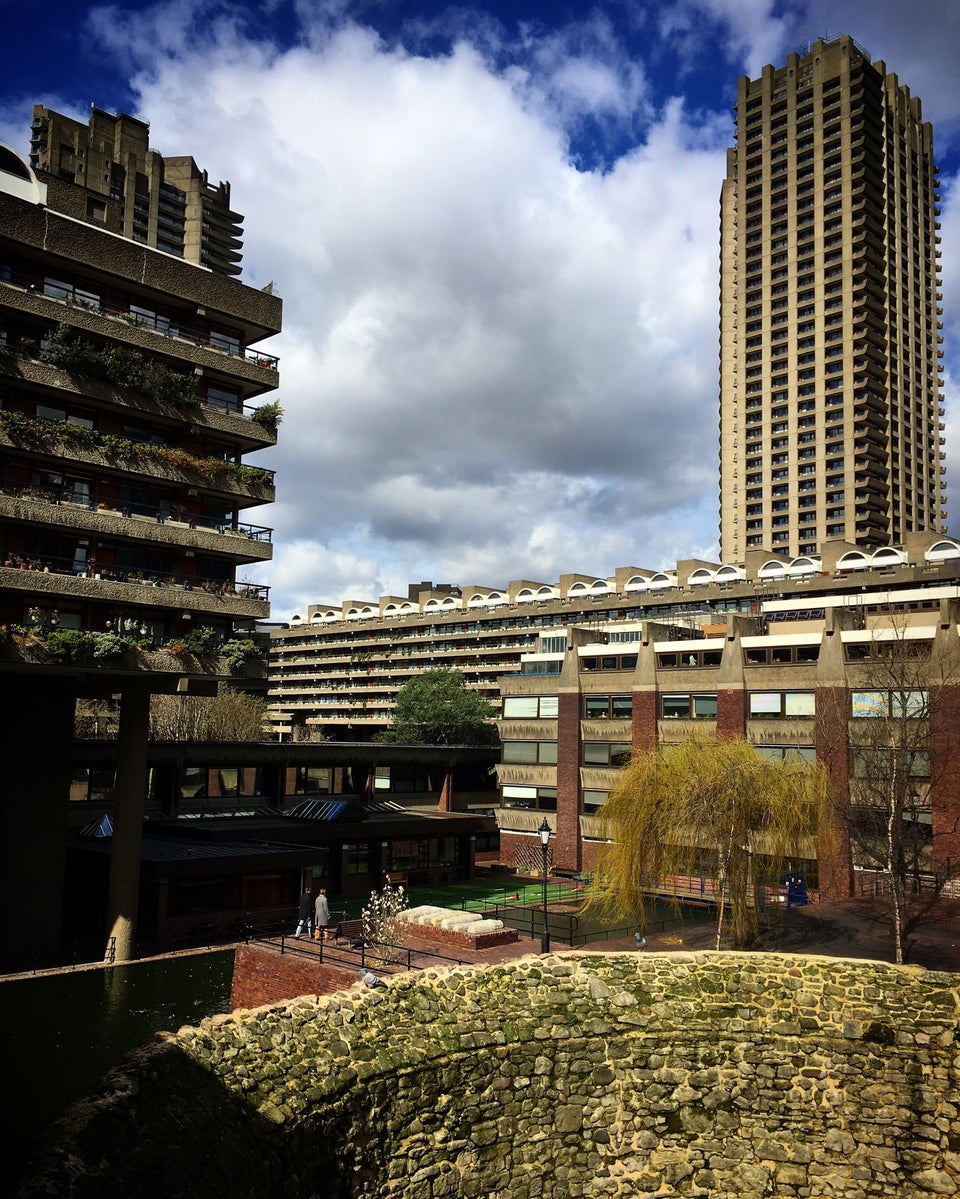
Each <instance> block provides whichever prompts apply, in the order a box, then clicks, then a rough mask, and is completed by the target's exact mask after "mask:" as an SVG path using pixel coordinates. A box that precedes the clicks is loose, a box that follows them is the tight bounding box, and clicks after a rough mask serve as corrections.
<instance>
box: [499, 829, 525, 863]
mask: <svg viewBox="0 0 960 1199" xmlns="http://www.w3.org/2000/svg"><path fill="white" fill-rule="evenodd" d="M519 842H520V838H519V837H517V836H515V835H512V834H511V833H508V832H503V831H502V830H501V833H500V861H501V862H502V863H503V864H504V866H516V864H517V845H518V844H519Z"/></svg>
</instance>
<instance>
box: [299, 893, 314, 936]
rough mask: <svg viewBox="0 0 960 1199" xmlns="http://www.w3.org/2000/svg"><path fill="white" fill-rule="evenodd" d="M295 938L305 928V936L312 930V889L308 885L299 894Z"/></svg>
mask: <svg viewBox="0 0 960 1199" xmlns="http://www.w3.org/2000/svg"><path fill="white" fill-rule="evenodd" d="M297 917H298V919H297V933H296V936H297V939H298V940H299V939H300V937H301V936H302V935H303V930H304V928H306V930H307V936H308V937H309V936H310V934H311V933H312V932H313V890H312V888H310V887H304V889H303V894H302V895H301V896H300V907H299V909H298V911H297Z"/></svg>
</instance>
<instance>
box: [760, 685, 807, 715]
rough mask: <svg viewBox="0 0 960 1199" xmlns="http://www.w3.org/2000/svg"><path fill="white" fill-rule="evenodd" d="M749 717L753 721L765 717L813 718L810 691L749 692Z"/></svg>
mask: <svg viewBox="0 0 960 1199" xmlns="http://www.w3.org/2000/svg"><path fill="white" fill-rule="evenodd" d="M750 715H751V717H753V718H754V719H760V718H763V717H765V716H813V715H815V702H814V693H813V692H812V691H751V692H750Z"/></svg>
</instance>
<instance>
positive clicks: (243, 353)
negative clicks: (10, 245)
mask: <svg viewBox="0 0 960 1199" xmlns="http://www.w3.org/2000/svg"><path fill="white" fill-rule="evenodd" d="M0 283H10V284H12V285H13V286H14V287H19V288H20V289H21V290H22V291H25V292H28V293H30V294H35V295H42V296H44V297H45V298H46V299H48V300H58V301H59V302H60V303H62V304H64V305H65V306H66V307H69V308H82V309H85V310H86V311H88V312H96V313H99V314H100V315H101V316H107V317H111V318H113V319H115V320H121V321H124V322H125V323H126V324H129V325H136V326H137V327H138V328H141V329H150V330H152V331H153V332H154V333H157V334H159V335H160V336H161V337H165V338H170V339H172V340H177V341H188V342H190V343H191V344H193V345H195V346H201V347H202V348H204V349H207V350H214V351H216V352H217V353H221V354H226V355H227V356H228V357H231V358H243V359H244V360H245V361H247V362H252V363H254V365H256V366H259V367H263V368H264V369H265V370H272V371H275V370H279V366H280V359H279V358H278V357H277V356H276V355H275V354H266V353H264V352H263V351H262V350H256V349H252V348H250V347H242V346H240V345H239V343H238V344H237V345H234V344H233V343H232V339H229V338H226V337H224V335H222V334H217V333H216V332H214V331H211V330H210V329H201V328H198V327H196V326H193V325H185V324H183V323H181V322H180V321H175V320H173V319H171V318H170V317H166V316H163V315H161V314H159V313H155V314H150V313H146V312H135V311H132V310H131V308H130V306H129V303H126V304H125V303H123V302H122V301H120V299H119V298H114V299H112V300H109V301H107V300H104V299H103V297H102V296H99V295H97V294H96V293H95V292H92V291H87V290H86V289H85V288H83V287H78V286H77V285H76V284H72V283H67V282H66V281H63V282H60V281H58V282H56V283H53V282H50V281H48V280H46V279H44V277H43V276H42V275H26V274H23V273H22V272H19V271H12V270H10V269H8V268H6V267H0Z"/></svg>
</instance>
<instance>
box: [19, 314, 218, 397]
mask: <svg viewBox="0 0 960 1199" xmlns="http://www.w3.org/2000/svg"><path fill="white" fill-rule="evenodd" d="M40 361H41V362H47V363H49V364H50V365H51V366H55V367H58V368H59V369H60V370H63V371H67V372H68V373H69V374H74V375H85V376H87V377H88V378H91V379H101V380H103V381H104V382H105V383H112V384H113V385H114V386H115V387H127V388H131V389H132V390H133V391H140V392H143V393H144V394H145V395H148V396H150V397H152V398H153V399H155V400H159V401H160V402H161V403H166V404H173V405H174V406H175V407H177V408H190V407H193V406H194V405H195V404H197V403H198V402H199V397H198V395H197V389H196V384H195V383H194V380H193V378H192V376H190V375H185V374H182V373H181V372H180V371H174V370H170V368H169V367H166V366H163V365H162V364H161V363H159V362H151V361H150V360H148V359H147V358H145V357H144V356H143V354H141V353H140V351H139V350H135V349H131V348H130V347H129V346H119V345H111V346H109V347H107V348H105V349H100V348H99V347H97V346H95V345H94V344H93V343H92V342H90V341H88V340H87V339H86V338H85V337H79V336H78V335H77V334H76V333H75V332H74V331H73V330H72V329H71V328H70V326H69V325H58V326H57V328H56V329H55V330H54V331H53V332H52V333H51V334H50V335H49V337H48V338H47V344H46V347H45V348H44V349H43V351H42V352H41V354H40Z"/></svg>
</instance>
